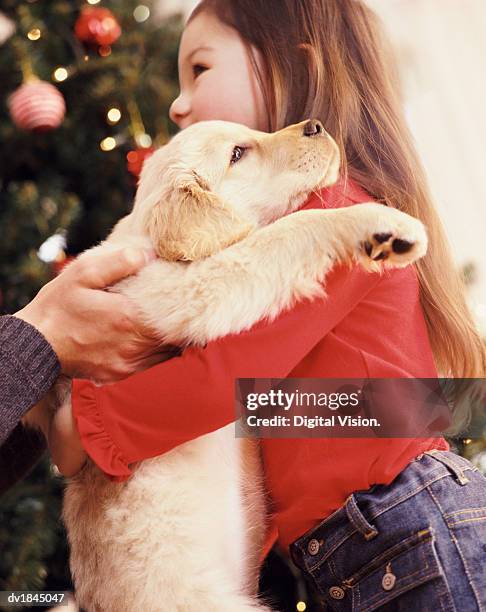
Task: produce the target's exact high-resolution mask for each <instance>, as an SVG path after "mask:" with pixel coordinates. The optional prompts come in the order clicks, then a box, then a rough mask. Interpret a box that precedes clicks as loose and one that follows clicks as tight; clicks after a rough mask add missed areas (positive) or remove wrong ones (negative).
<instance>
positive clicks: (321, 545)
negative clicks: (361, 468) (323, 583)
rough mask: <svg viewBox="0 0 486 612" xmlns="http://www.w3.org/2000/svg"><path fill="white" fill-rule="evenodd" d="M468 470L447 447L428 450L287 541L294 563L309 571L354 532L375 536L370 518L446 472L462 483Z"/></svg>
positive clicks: (441, 476)
mask: <svg viewBox="0 0 486 612" xmlns="http://www.w3.org/2000/svg"><path fill="white" fill-rule="evenodd" d="M468 470H473V471H477V468H475V467H474V466H473V465H472V464H471V463H470V462H469V461H467V459H464V458H463V457H459V456H458V455H455V454H454V453H451V452H448V451H435V450H432V451H427V452H426V453H424V454H423V455H420V456H419V457H417V458H416V459H415V460H413V461H412V462H411V463H409V464H408V465H407V467H405V468H404V469H403V470H402V472H401V473H400V474H399V475H398V476H397V477H396V478H395V479H394V480H393V482H392V483H391V484H389V485H375V486H373V487H371V489H368V490H367V491H357V492H356V493H353V494H352V495H350V496H349V497H348V498H347V500H346V502H345V504H344V505H343V506H341V508H339V509H338V510H336V511H335V512H334V513H333V514H331V515H330V516H329V517H327V518H326V519H324V520H323V521H322V522H321V523H319V525H317V526H316V527H313V528H312V529H310V530H309V531H308V532H307V533H305V534H304V535H303V536H301V537H300V538H298V539H297V540H295V542H293V543H292V544H291V545H290V554H291V556H292V559H293V561H294V563H295V564H296V565H297V566H298V567H300V568H301V569H302V570H304V571H311V570H312V569H313V568H314V567H316V566H317V565H320V564H321V563H323V562H324V561H325V560H326V558H327V557H328V556H329V555H331V554H332V553H333V551H334V550H336V548H337V547H338V546H340V545H341V544H342V543H343V542H344V541H345V540H347V539H348V538H349V537H351V536H352V535H353V534H355V533H356V532H358V533H360V534H361V535H362V537H363V539H364V540H370V539H372V538H374V537H376V536H377V535H378V530H377V528H376V526H375V525H374V524H373V521H374V519H376V517H378V516H379V515H380V514H382V513H383V512H386V511H387V510H389V509H390V508H393V507H394V506H395V505H397V504H399V503H400V502H401V501H404V500H405V499H408V498H409V497H411V496H412V495H415V494H417V493H418V492H419V491H421V490H422V489H424V488H425V487H427V486H428V485H430V484H432V483H433V482H435V481H436V480H439V479H441V478H444V477H446V476H452V477H454V479H455V480H456V482H457V484H458V486H463V485H465V484H467V483H468V482H469V479H468V477H467V474H466V472H467V471H468Z"/></svg>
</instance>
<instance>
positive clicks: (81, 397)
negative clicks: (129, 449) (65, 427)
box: [72, 379, 132, 482]
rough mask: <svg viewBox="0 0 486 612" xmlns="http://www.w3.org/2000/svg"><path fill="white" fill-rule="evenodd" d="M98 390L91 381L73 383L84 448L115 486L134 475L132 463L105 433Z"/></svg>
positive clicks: (76, 415) (74, 412)
mask: <svg viewBox="0 0 486 612" xmlns="http://www.w3.org/2000/svg"><path fill="white" fill-rule="evenodd" d="M99 403H100V402H99V395H98V394H97V388H96V386H95V385H94V384H93V383H91V382H89V381H87V380H78V379H75V380H73V383H72V410H73V417H74V421H75V423H76V426H77V428H78V432H79V436H80V438H81V444H82V445H83V448H84V450H85V451H86V453H87V454H88V455H89V457H90V458H91V459H92V460H93V461H94V462H95V463H96V465H97V466H98V467H99V468H100V470H102V471H103V472H104V473H105V475H106V476H107V477H108V478H109V479H110V480H112V481H113V482H124V481H125V480H127V479H128V478H129V477H130V476H131V475H132V471H131V470H130V468H129V467H128V461H127V459H126V458H125V457H124V456H123V453H122V452H121V451H120V449H119V448H118V447H117V446H116V444H115V442H114V441H113V439H112V438H111V436H110V435H109V433H108V432H107V431H106V429H105V424H104V421H103V418H102V416H101V415H102V412H101V407H100V405H99Z"/></svg>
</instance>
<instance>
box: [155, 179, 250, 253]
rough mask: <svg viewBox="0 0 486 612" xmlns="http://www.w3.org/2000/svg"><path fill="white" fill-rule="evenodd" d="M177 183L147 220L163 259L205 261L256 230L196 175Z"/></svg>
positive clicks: (156, 248)
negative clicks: (204, 259)
mask: <svg viewBox="0 0 486 612" xmlns="http://www.w3.org/2000/svg"><path fill="white" fill-rule="evenodd" d="M177 183H178V184H177V186H175V187H174V189H173V190H172V191H171V192H170V194H169V195H168V197H167V199H166V200H165V201H164V200H162V201H159V202H158V203H157V204H155V205H154V206H152V207H151V209H149V210H148V211H147V215H146V217H145V224H146V229H147V231H148V233H149V235H150V238H151V240H152V244H153V245H154V248H155V250H156V251H157V253H158V255H159V257H161V258H162V259H166V260H168V261H181V260H182V261H196V260H198V259H203V258H205V257H209V256H210V255H212V254H213V253H216V252H217V251H220V250H221V249H224V248H225V247H227V246H230V245H231V244H234V243H235V242H238V241H240V240H242V239H243V238H245V236H247V235H248V234H249V233H250V231H251V230H252V229H253V226H252V225H251V224H250V223H248V222H246V221H244V220H243V219H241V218H240V217H239V216H238V215H237V214H236V213H235V212H234V211H233V210H232V209H231V207H230V206H228V205H226V204H225V203H224V202H223V201H222V200H221V199H220V198H219V197H218V196H217V195H216V194H214V193H212V192H211V191H210V189H209V186H208V185H207V184H205V182H204V181H203V180H202V179H201V178H200V177H199V176H198V175H197V174H196V173H191V175H190V177H188V179H187V180H183V181H177Z"/></svg>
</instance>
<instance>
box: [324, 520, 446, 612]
mask: <svg viewBox="0 0 486 612" xmlns="http://www.w3.org/2000/svg"><path fill="white" fill-rule="evenodd" d="M346 591H347V594H346V595H345V592H346ZM326 596H327V598H328V601H329V603H330V605H331V608H332V609H336V610H352V611H353V612H371V611H372V610H382V611H384V610H389V611H398V610H403V611H407V612H409V611H410V610H413V611H414V612H425V611H427V612H429V611H431V610H440V611H441V612H453V611H454V610H455V608H454V604H453V602H452V598H451V595H450V591H449V588H448V585H447V581H446V578H445V575H444V572H443V570H442V566H441V563H440V561H439V558H438V556H437V552H436V549H435V545H434V535H433V531H432V529H430V528H429V529H423V530H421V531H419V532H417V533H414V534H413V535H411V536H409V537H408V538H406V539H404V540H402V541H400V542H399V543H398V544H395V545H394V546H391V547H389V548H387V549H386V550H385V551H384V552H382V553H381V554H378V555H377V556H376V557H375V558H374V559H373V560H372V561H370V562H368V563H367V564H366V565H364V566H363V567H362V568H361V569H359V570H358V571H357V572H355V573H354V574H353V575H352V576H350V577H349V578H347V579H346V580H344V581H343V582H342V583H341V585H340V587H339V586H334V587H330V588H329V589H328V591H327V593H326ZM329 598H330V599H329ZM339 599H342V600H343V601H342V602H339V601H337V600H339ZM345 601H346V602H347V603H346V604H345ZM340 604H341V605H340ZM343 604H344V605H343Z"/></svg>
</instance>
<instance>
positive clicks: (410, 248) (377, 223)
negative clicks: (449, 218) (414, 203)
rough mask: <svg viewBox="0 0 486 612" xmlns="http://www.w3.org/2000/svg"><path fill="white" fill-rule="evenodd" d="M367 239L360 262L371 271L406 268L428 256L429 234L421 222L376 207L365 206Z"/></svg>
mask: <svg viewBox="0 0 486 612" xmlns="http://www.w3.org/2000/svg"><path fill="white" fill-rule="evenodd" d="M362 206H366V207H369V209H368V211H366V217H367V223H366V226H367V229H366V234H367V235H366V236H365V238H364V240H362V241H361V242H360V244H359V248H358V260H359V261H360V263H361V264H362V265H363V266H364V267H365V268H366V269H368V270H370V271H380V270H382V269H383V267H386V268H403V267H405V266H408V265H409V264H411V263H413V262H414V261H416V260H417V259H420V257H423V256H424V255H425V253H426V252H427V234H426V231H425V228H424V225H423V224H422V223H421V221H419V220H418V219H415V218H414V217H411V216H410V215H407V214H405V213H402V212H400V211H399V210H396V209H394V208H388V207H385V206H381V205H376V204H364V205H362Z"/></svg>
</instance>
